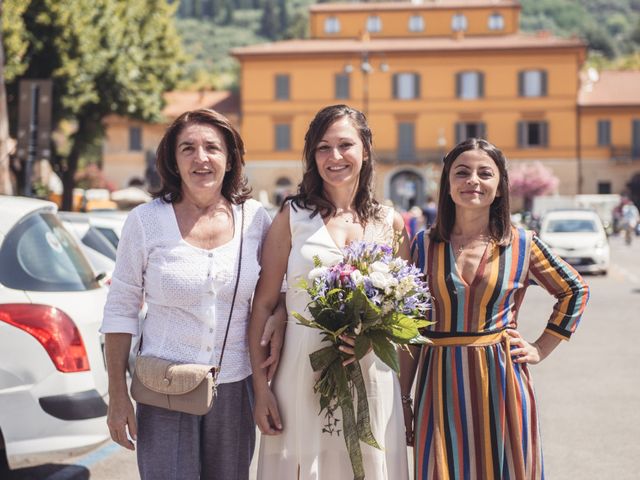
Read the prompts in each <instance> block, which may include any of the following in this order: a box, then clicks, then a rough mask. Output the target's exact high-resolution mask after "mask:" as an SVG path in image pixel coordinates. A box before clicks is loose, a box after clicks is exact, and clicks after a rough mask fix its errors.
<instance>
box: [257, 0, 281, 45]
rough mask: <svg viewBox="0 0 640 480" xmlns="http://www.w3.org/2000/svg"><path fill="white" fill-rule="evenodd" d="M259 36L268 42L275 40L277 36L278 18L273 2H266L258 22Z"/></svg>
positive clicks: (270, 0)
mask: <svg viewBox="0 0 640 480" xmlns="http://www.w3.org/2000/svg"><path fill="white" fill-rule="evenodd" d="M259 33H260V35H262V36H263V37H265V38H268V39H270V40H275V38H276V36H277V35H278V18H277V17H276V8H275V5H274V0H266V2H265V4H264V9H263V11H262V19H261V20H260V32H259Z"/></svg>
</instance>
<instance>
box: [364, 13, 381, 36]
mask: <svg viewBox="0 0 640 480" xmlns="http://www.w3.org/2000/svg"><path fill="white" fill-rule="evenodd" d="M381 31H382V19H381V18H380V17H378V16H377V15H372V16H370V17H369V18H367V32H369V33H378V32H381Z"/></svg>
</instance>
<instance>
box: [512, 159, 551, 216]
mask: <svg viewBox="0 0 640 480" xmlns="http://www.w3.org/2000/svg"><path fill="white" fill-rule="evenodd" d="M509 183H510V189H511V194H512V195H514V196H516V197H522V199H523V201H524V209H525V210H526V211H531V208H532V206H533V199H534V197H537V196H540V195H548V194H551V193H554V192H555V191H556V189H557V188H558V184H559V183H560V180H559V179H558V177H556V176H555V175H554V174H553V171H551V169H549V168H547V167H545V166H544V165H543V164H542V163H541V162H533V163H523V164H519V165H515V166H514V167H512V168H511V169H510V170H509Z"/></svg>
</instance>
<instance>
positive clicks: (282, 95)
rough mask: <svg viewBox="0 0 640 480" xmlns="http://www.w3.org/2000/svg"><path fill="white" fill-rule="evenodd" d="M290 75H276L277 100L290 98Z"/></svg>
mask: <svg viewBox="0 0 640 480" xmlns="http://www.w3.org/2000/svg"><path fill="white" fill-rule="evenodd" d="M289 96H290V93H289V75H287V74H278V75H276V100H289Z"/></svg>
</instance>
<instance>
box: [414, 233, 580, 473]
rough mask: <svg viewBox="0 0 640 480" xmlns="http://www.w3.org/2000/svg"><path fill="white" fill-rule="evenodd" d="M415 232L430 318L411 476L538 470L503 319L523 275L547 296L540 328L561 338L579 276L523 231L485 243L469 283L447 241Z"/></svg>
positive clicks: (507, 320)
mask: <svg viewBox="0 0 640 480" xmlns="http://www.w3.org/2000/svg"><path fill="white" fill-rule="evenodd" d="M424 235H425V232H420V233H419V234H418V235H417V236H416V239H415V240H414V243H413V245H412V252H413V255H414V259H417V264H418V266H419V267H420V268H421V269H422V270H423V271H424V272H425V273H426V274H427V280H428V282H429V287H430V289H431V294H432V297H433V299H432V301H433V307H432V310H431V312H430V317H431V320H434V321H435V323H434V324H433V325H431V326H429V327H428V328H427V329H426V331H425V332H424V333H425V335H426V336H428V337H430V338H432V339H433V341H434V346H429V347H426V346H425V347H423V348H422V352H421V354H420V361H419V369H418V377H417V379H416V392H415V398H416V410H415V434H416V441H415V442H416V443H415V450H414V455H415V480H430V479H440V480H449V479H465V480H467V479H477V480H488V479H527V480H528V479H542V478H544V471H543V463H542V451H541V445H540V432H539V428H538V414H537V411H536V402H535V397H534V391H533V383H532V381H531V375H530V373H529V369H528V367H527V365H526V364H518V363H514V362H512V361H511V356H510V355H507V352H508V351H509V349H510V344H509V338H510V337H509V336H508V335H507V334H506V332H505V329H507V328H516V327H517V316H518V309H519V307H520V304H521V303H522V299H523V297H524V293H525V290H526V288H527V286H528V285H529V284H530V283H536V284H538V285H541V286H542V287H544V288H545V289H546V290H547V291H549V292H550V293H551V294H552V295H554V296H555V297H556V299H557V302H556V303H555V305H554V307H553V312H552V314H551V317H550V318H549V321H548V324H547V326H546V330H545V331H546V332H548V333H550V334H552V335H555V336H557V337H559V338H561V339H565V340H566V339H569V337H570V336H571V334H572V333H573V331H574V330H575V328H576V327H577V325H578V322H579V320H580V317H581V315H582V312H583V310H584V307H585V305H586V303H587V300H588V298H589V289H588V287H587V285H586V284H585V283H584V281H583V280H582V278H581V276H580V275H579V274H578V273H577V272H576V271H575V270H574V269H573V268H572V267H571V266H569V265H568V264H567V263H566V262H564V261H563V260H562V259H560V258H559V257H557V256H556V255H554V254H553V253H552V252H551V251H550V249H549V248H548V247H547V246H546V245H545V244H544V243H543V242H541V241H540V239H539V238H537V236H535V235H534V234H533V233H532V232H525V230H523V229H516V228H513V237H512V243H511V245H509V246H506V247H501V246H497V245H495V244H493V243H490V244H489V245H488V246H487V248H486V250H485V252H484V254H483V257H482V259H481V261H480V264H479V266H478V270H477V272H476V275H475V278H474V280H473V281H472V283H471V284H470V285H469V284H467V283H466V282H465V281H464V279H463V278H462V275H460V274H459V273H458V271H457V267H456V265H455V257H454V253H453V249H452V248H451V246H450V244H449V243H448V242H428V247H427V251H426V252H425V246H424V245H425V242H424Z"/></svg>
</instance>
